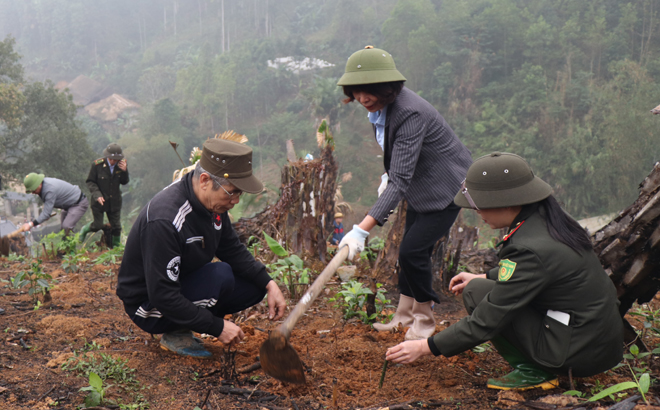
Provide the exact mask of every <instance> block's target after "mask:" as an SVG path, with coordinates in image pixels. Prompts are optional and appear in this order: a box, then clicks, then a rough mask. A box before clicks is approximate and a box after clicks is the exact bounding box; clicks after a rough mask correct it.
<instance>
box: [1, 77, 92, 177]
mask: <svg viewBox="0 0 660 410" xmlns="http://www.w3.org/2000/svg"><path fill="white" fill-rule="evenodd" d="M23 94H24V95H25V103H24V104H23V106H22V109H23V112H24V115H23V117H22V118H21V120H20V124H19V126H17V127H15V128H10V129H7V130H6V132H5V133H3V134H2V135H1V136H0V138H2V144H0V145H1V146H2V147H4V152H3V160H2V161H0V172H2V173H3V174H4V175H10V176H13V177H15V178H17V179H22V177H23V176H24V175H26V174H28V173H29V172H35V171H39V172H42V173H45V174H46V175H47V176H49V177H55V178H60V179H64V180H66V181H69V182H71V183H74V184H78V185H82V184H83V183H84V181H85V177H86V176H87V173H86V172H85V170H87V169H88V167H89V165H90V161H91V160H92V159H93V158H94V153H93V152H92V151H91V149H90V148H89V145H88V144H87V140H86V134H85V132H84V131H83V130H82V129H81V127H80V126H79V123H78V121H77V120H76V119H75V117H76V105H75V104H74V103H73V101H72V97H71V95H70V94H65V93H62V92H59V91H58V90H56V89H55V88H54V86H53V83H51V82H50V81H46V82H45V83H41V82H35V83H30V84H27V85H26V86H25V89H24V90H23Z"/></svg>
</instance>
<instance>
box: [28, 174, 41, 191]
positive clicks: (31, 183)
mask: <svg viewBox="0 0 660 410" xmlns="http://www.w3.org/2000/svg"><path fill="white" fill-rule="evenodd" d="M44 177H45V175H44V174H37V173H36V172H30V173H29V174H27V175H26V176H25V179H24V180H23V185H25V191H27V192H34V190H35V189H37V188H39V185H41V183H42V182H43V181H44Z"/></svg>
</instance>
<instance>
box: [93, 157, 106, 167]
mask: <svg viewBox="0 0 660 410" xmlns="http://www.w3.org/2000/svg"><path fill="white" fill-rule="evenodd" d="M103 161H105V158H99V159H97V160H96V161H94V165H98V164H102V163H103Z"/></svg>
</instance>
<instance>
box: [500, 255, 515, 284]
mask: <svg viewBox="0 0 660 410" xmlns="http://www.w3.org/2000/svg"><path fill="white" fill-rule="evenodd" d="M515 270H516V263H515V262H513V261H511V260H509V259H502V260H501V261H500V270H499V271H498V272H497V280H499V281H501V282H506V281H507V280H509V279H511V276H513V271H515Z"/></svg>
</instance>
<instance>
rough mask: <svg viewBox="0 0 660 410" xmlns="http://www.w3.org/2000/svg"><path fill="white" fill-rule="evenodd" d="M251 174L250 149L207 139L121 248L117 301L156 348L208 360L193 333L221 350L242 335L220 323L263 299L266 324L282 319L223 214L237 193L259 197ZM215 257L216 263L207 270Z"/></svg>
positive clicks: (273, 293) (270, 288)
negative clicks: (155, 338)
mask: <svg viewBox="0 0 660 410" xmlns="http://www.w3.org/2000/svg"><path fill="white" fill-rule="evenodd" d="M262 190H263V184H262V183H261V182H260V181H259V180H258V179H257V178H256V177H255V176H254V175H252V149H251V148H249V147H247V146H245V145H243V144H239V143H236V142H232V141H227V140H221V139H210V140H208V141H206V142H205V143H204V146H203V149H202V158H201V159H200V161H199V162H198V163H197V167H196V168H195V171H194V172H191V173H189V174H186V175H184V176H183V177H182V178H181V179H180V180H179V181H176V182H174V183H172V184H171V185H169V186H168V187H166V188H165V189H163V190H162V191H161V192H159V193H158V194H156V196H154V197H153V199H152V200H151V201H150V202H149V203H148V204H147V206H146V207H145V208H144V209H142V211H141V212H140V215H139V216H138V219H137V220H136V222H135V224H134V225H133V228H132V229H131V232H130V233H129V235H128V239H127V241H126V249H125V253H124V258H123V260H122V264H121V267H120V269H119V277H118V283H117V296H119V298H120V299H121V300H122V301H123V302H124V309H125V310H126V313H127V314H128V315H129V317H130V318H131V320H132V321H133V322H134V323H135V324H136V325H137V326H138V327H139V328H140V329H142V330H144V331H146V332H149V333H152V334H154V333H163V336H162V337H161V340H160V345H161V347H162V348H164V349H167V350H171V351H173V352H176V353H178V354H180V355H185V356H193V357H200V358H205V357H210V356H211V353H210V352H209V351H207V350H206V349H205V348H204V346H203V345H202V344H201V343H199V342H198V341H197V340H196V339H195V338H193V334H192V332H198V333H207V334H210V335H213V336H216V337H218V338H219V340H220V341H221V342H222V343H224V344H229V343H232V342H237V341H241V340H242V339H243V338H244V336H245V335H244V334H243V331H242V330H241V329H240V327H238V326H237V325H235V324H234V323H232V322H230V321H228V320H223V318H224V316H225V315H226V314H231V313H236V312H239V311H242V310H245V309H247V308H248V307H250V306H254V305H256V304H257V303H259V302H260V301H261V300H263V298H264V296H265V295H266V294H267V295H268V308H269V318H270V319H271V320H277V319H279V318H281V317H282V316H283V315H284V311H285V308H286V302H285V300H284V296H283V295H282V292H281V291H280V289H279V287H278V286H277V284H276V283H275V282H274V281H273V280H271V278H270V276H269V275H268V273H267V272H266V268H265V266H264V265H263V264H261V263H260V262H257V261H256V260H255V259H254V257H253V256H252V255H251V254H250V252H248V251H247V249H246V248H245V246H244V245H243V244H242V243H241V242H240V241H239V239H238V236H237V235H236V232H235V231H234V229H233V227H232V225H231V222H230V220H229V216H228V214H227V211H228V210H229V209H231V208H233V207H234V205H236V204H237V203H238V202H239V199H240V195H241V194H242V193H243V192H248V193H259V192H261V191H262ZM214 256H217V257H218V259H220V260H221V261H222V262H217V263H211V260H212V259H213V257H214Z"/></svg>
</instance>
